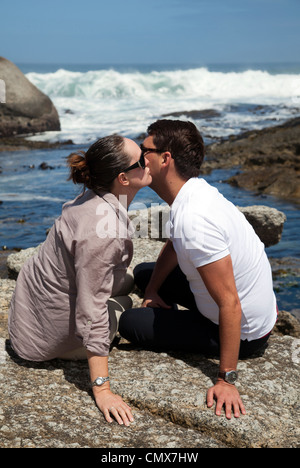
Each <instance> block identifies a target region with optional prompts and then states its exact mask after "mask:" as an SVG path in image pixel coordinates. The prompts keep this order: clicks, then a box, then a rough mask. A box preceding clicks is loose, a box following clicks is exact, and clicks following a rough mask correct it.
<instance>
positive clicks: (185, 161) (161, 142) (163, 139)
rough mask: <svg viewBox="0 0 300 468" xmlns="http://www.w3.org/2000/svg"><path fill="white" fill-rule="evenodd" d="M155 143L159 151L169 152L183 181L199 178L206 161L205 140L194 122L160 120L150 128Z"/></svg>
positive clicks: (150, 134) (149, 133)
mask: <svg viewBox="0 0 300 468" xmlns="http://www.w3.org/2000/svg"><path fill="white" fill-rule="evenodd" d="M148 135H149V136H153V143H154V144H155V146H156V148H158V149H159V150H164V151H169V152H170V153H171V155H172V158H173V159H174V162H175V168H176V170H177V172H178V174H179V175H180V176H181V177H182V178H183V179H187V180H188V179H191V178H192V177H199V175H200V167H201V164H202V162H203V159H204V142H203V138H202V136H201V134H200V132H199V130H198V129H197V127H196V126H195V125H194V124H193V123H192V122H183V121H181V120H166V119H164V120H158V121H157V122H154V123H153V124H151V125H150V126H149V128H148Z"/></svg>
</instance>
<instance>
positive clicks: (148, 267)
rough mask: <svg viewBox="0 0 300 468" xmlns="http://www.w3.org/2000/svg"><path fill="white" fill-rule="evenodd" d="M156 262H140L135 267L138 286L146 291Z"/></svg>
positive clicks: (135, 278) (135, 279) (135, 280)
mask: <svg viewBox="0 0 300 468" xmlns="http://www.w3.org/2000/svg"><path fill="white" fill-rule="evenodd" d="M154 266H155V263H154V262H153V263H140V264H139V265H137V266H136V267H135V268H134V271H133V274H134V282H135V284H136V286H137V287H138V288H139V289H141V290H142V291H145V289H146V287H147V285H148V283H149V281H150V278H151V276H152V273H153V270H154Z"/></svg>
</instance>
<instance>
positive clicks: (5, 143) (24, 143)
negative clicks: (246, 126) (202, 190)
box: [0, 118, 300, 203]
mask: <svg viewBox="0 0 300 468" xmlns="http://www.w3.org/2000/svg"><path fill="white" fill-rule="evenodd" d="M66 145H72V141H66V142H55V143H49V142H45V141H31V140H28V139H27V138H26V135H17V136H10V137H1V136H0V152H4V151H7V152H9V151H20V150H22V151H26V150H27V151H29V150H34V149H41V148H42V149H45V148H58V147H62V146H66ZM233 168H236V174H234V175H233V176H232V177H230V178H229V179H228V180H226V182H228V183H230V184H232V185H234V186H237V187H241V188H244V189H247V190H251V191H254V192H257V193H266V194H270V195H274V196H276V197H280V198H284V199H288V200H291V201H293V202H296V203H299V201H300V118H295V119H291V120H289V121H287V122H285V123H284V124H282V125H278V126H273V127H267V128H265V129H263V130H259V131H258V130H253V131H248V132H245V133H242V134H240V135H237V136H231V137H229V138H228V139H221V140H220V141H218V142H217V143H213V144H211V145H208V146H207V148H206V158H205V161H204V163H203V166H202V173H203V174H207V173H209V172H211V171H212V170H215V169H233Z"/></svg>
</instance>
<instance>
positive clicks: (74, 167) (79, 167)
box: [67, 151, 90, 187]
mask: <svg viewBox="0 0 300 468" xmlns="http://www.w3.org/2000/svg"><path fill="white" fill-rule="evenodd" d="M67 161H68V166H69V169H70V175H69V178H68V180H72V181H73V182H74V184H84V185H85V186H87V187H88V186H89V185H90V170H89V167H88V165H87V163H86V158H85V152H84V151H78V152H77V153H72V154H70V156H68V158H67Z"/></svg>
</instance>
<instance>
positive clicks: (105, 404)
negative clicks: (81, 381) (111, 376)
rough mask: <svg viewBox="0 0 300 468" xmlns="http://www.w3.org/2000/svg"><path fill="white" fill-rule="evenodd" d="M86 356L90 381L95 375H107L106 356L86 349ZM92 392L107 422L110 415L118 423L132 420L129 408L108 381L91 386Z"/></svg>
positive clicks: (127, 423)
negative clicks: (97, 354) (97, 385)
mask: <svg viewBox="0 0 300 468" xmlns="http://www.w3.org/2000/svg"><path fill="white" fill-rule="evenodd" d="M87 358H88V363H89V369H90V377H91V382H94V381H95V380H96V379H97V377H108V357H107V356H103V357H102V356H96V355H95V354H93V353H91V352H89V351H87ZM93 394H94V397H95V400H96V403H97V406H98V408H99V409H100V410H101V411H102V413H103V414H104V416H105V419H106V421H107V422H109V423H111V422H112V421H113V420H112V417H111V415H112V416H113V417H114V418H115V419H116V421H117V422H118V423H119V424H125V426H129V424H130V422H132V421H133V416H132V412H131V408H130V407H129V406H128V405H127V404H126V403H125V402H124V401H123V400H122V398H121V397H120V396H119V395H115V394H114V393H113V392H112V391H111V390H110V384H109V381H108V382H105V383H104V384H103V385H101V387H96V386H94V387H93Z"/></svg>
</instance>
